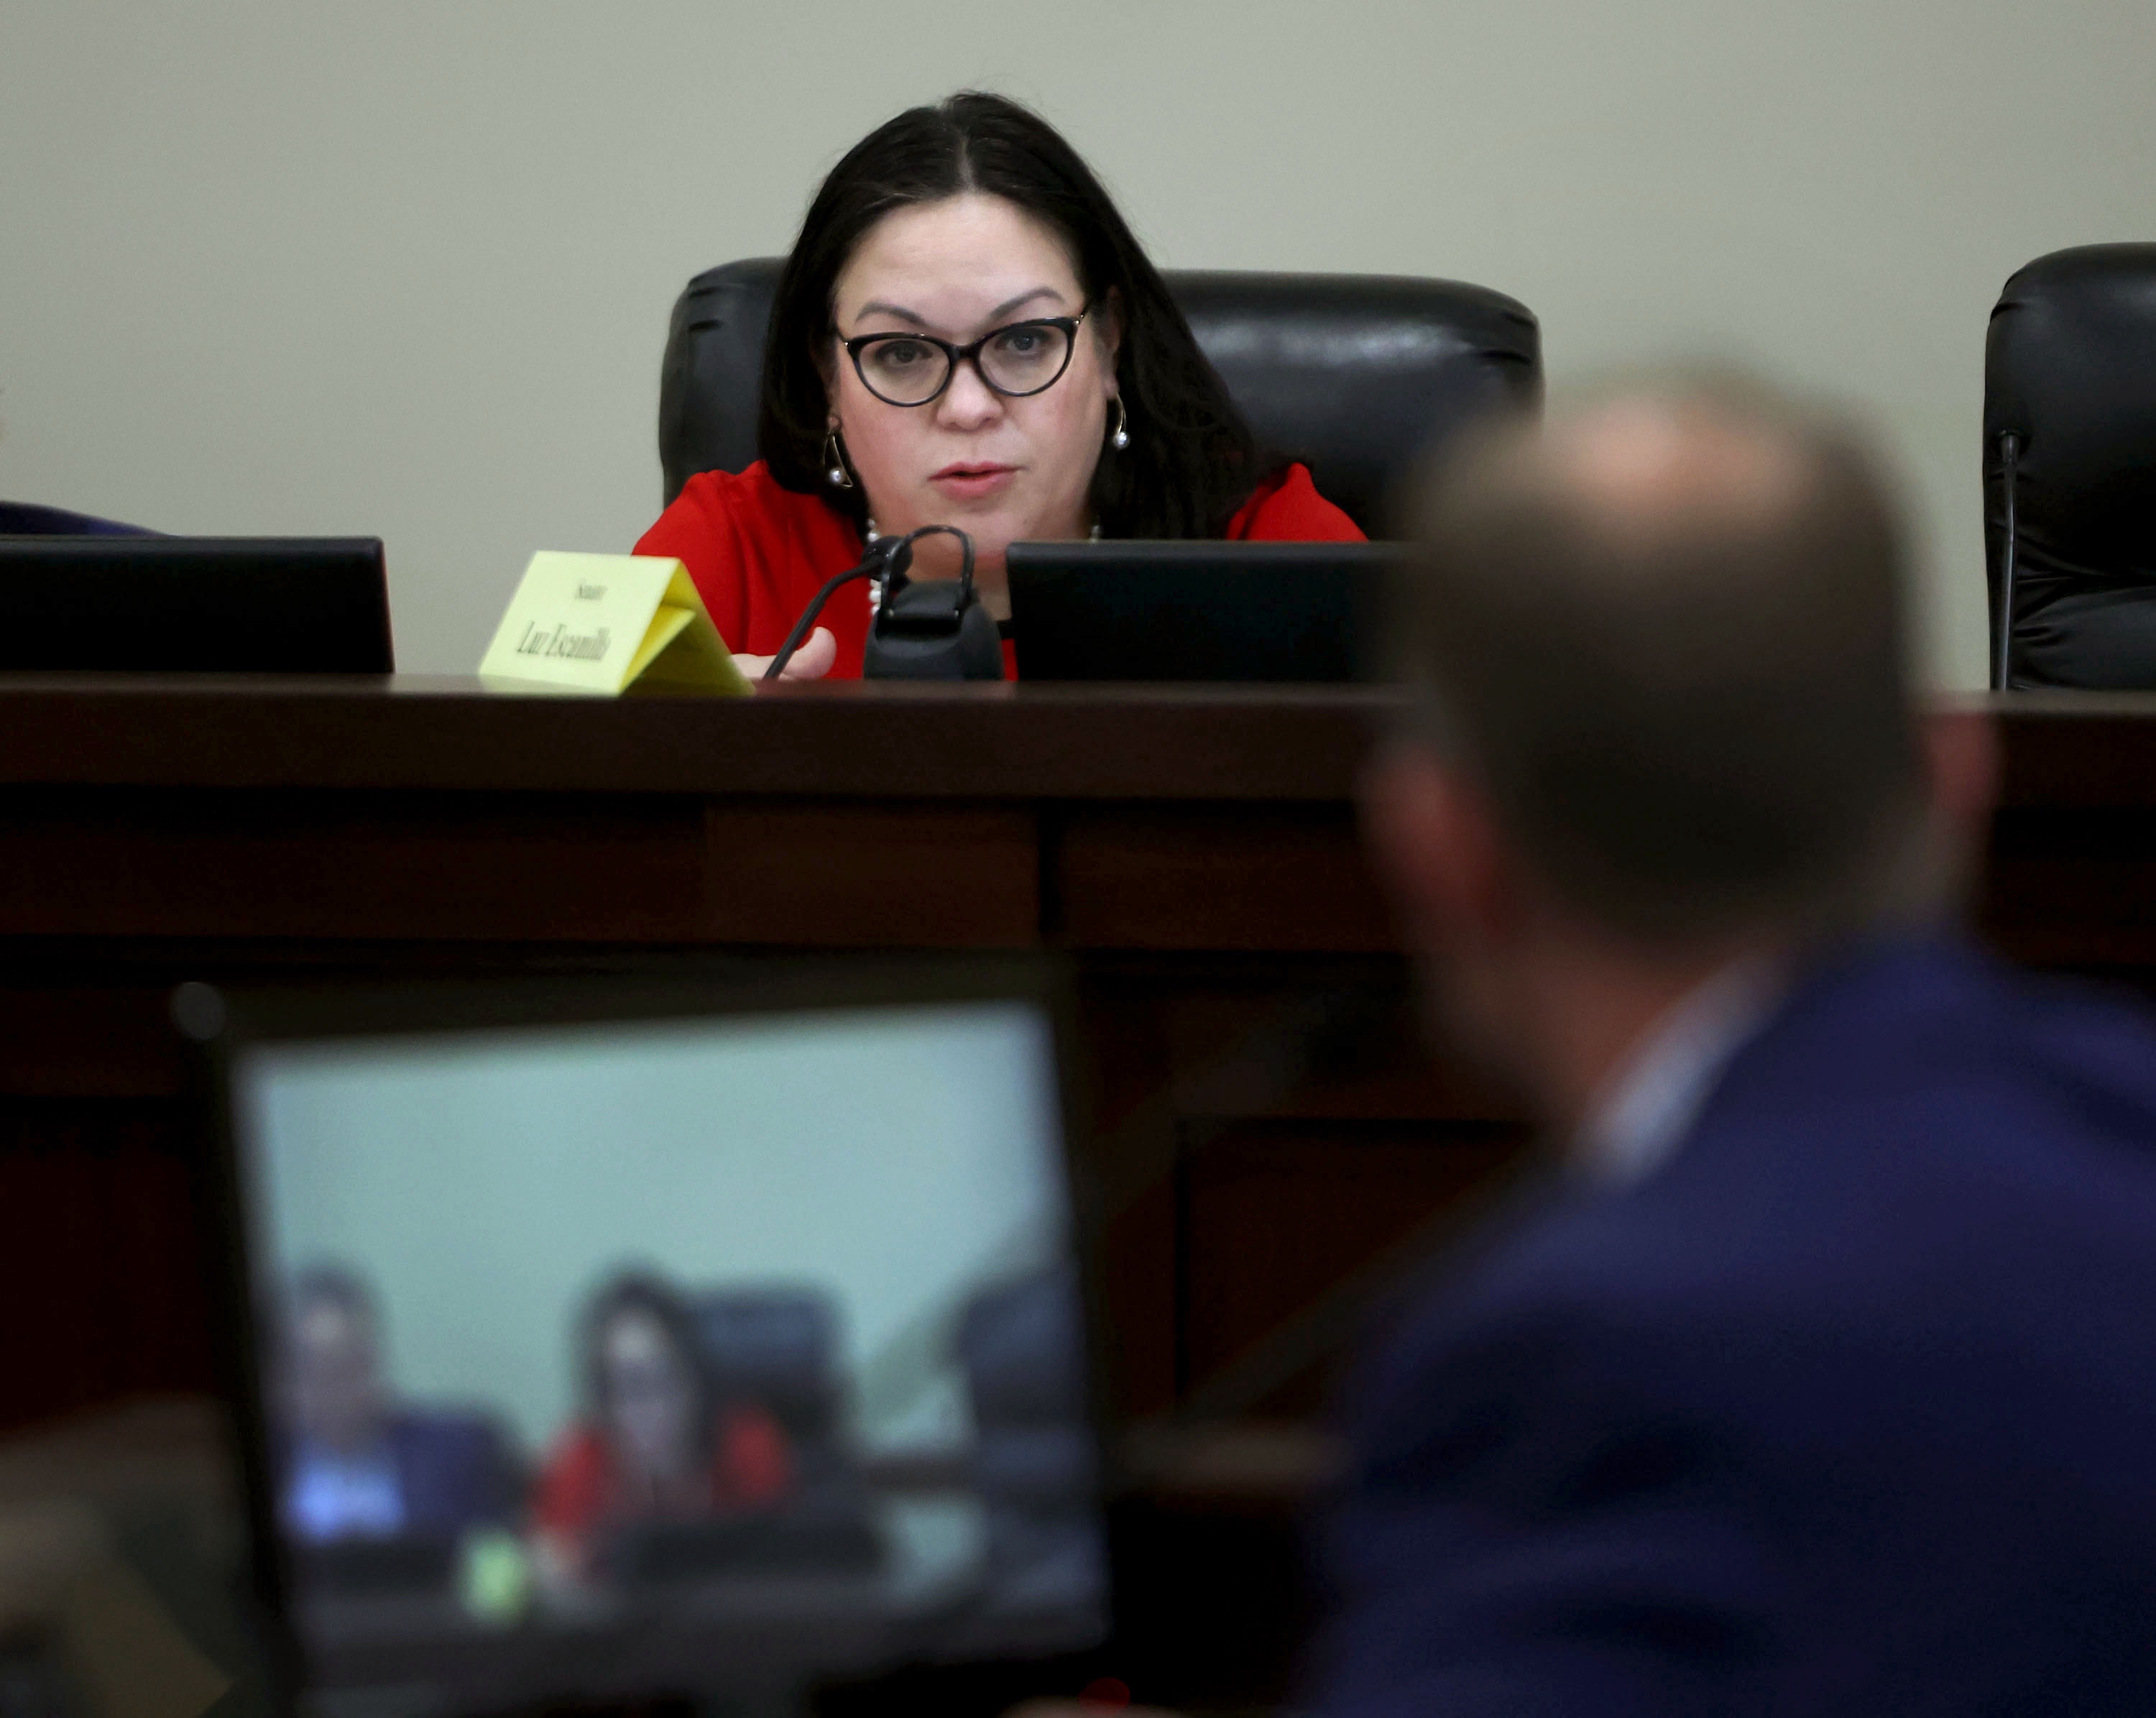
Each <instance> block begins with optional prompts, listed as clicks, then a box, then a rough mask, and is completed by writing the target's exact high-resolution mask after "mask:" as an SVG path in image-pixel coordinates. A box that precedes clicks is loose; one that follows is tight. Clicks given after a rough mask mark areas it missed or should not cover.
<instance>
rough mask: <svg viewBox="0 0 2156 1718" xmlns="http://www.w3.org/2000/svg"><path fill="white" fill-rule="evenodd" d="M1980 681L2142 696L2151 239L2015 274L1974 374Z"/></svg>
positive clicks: (2148, 581) (2155, 249)
mask: <svg viewBox="0 0 2156 1718" xmlns="http://www.w3.org/2000/svg"><path fill="white" fill-rule="evenodd" d="M1984 516H1985V517H1984V526H1985V531H1984V547H1985V558H1986V561H1987V563H1988V565H1989V586H1990V599H1991V643H1992V684H1993V685H1994V687H1995V686H1999V685H2002V684H2010V685H2013V686H2015V687H2107V688H2112V689H2119V690H2124V689H2134V690H2156V244H2090V245H2083V246H2081V247H2079V248H2078V249H2072V250H2059V251H2054V252H2052V253H2051V255H2049V256H2041V257H2039V258H2037V259H2036V260H2035V261H2034V262H2032V263H2030V264H2029V265H2028V266H2027V267H2025V268H2024V269H2022V270H2020V272H2018V273H2017V274H2015V276H2014V277H2013V279H2011V280H2009V281H2008V282H2007V283H2006V288H2005V291H2004V292H2003V293H2001V294H2000V296H1999V304H1998V307H1997V308H1996V309H1994V311H1992V313H1991V329H1990V334H1989V338H1988V340H1987V341H1986V342H1985V347H1984Z"/></svg>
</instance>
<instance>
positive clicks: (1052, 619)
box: [1009, 541, 1396, 682]
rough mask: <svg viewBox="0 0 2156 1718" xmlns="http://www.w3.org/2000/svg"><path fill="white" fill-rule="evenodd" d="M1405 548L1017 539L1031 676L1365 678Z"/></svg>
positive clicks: (1020, 627) (1015, 594)
mask: <svg viewBox="0 0 2156 1718" xmlns="http://www.w3.org/2000/svg"><path fill="white" fill-rule="evenodd" d="M1395 553H1396V551H1394V549H1393V548H1390V547H1389V546H1388V545H1385V544H1381V543H1213V542H1205V541H1184V542H1162V543H1149V542H1135V541H1126V542H1119V543H1013V544H1012V545H1011V547H1010V552H1009V568H1010V589H1011V624H1012V633H1013V636H1014V640H1015V644H1016V649H1017V656H1018V669H1019V677H1020V678H1021V679H1024V680H1142V681H1183V680H1196V681H1244V682H1253V681H1256V682H1268V681H1269V682H1339V681H1351V680H1356V679H1359V678H1363V677H1364V675H1365V670H1366V667H1367V662H1366V657H1367V655H1368V640H1369V639H1370V637H1371V636H1372V634H1373V628H1374V625H1375V615H1376V614H1377V611H1378V604H1379V602H1380V600H1381V599H1382V597H1383V581H1384V579H1385V576H1386V569H1387V568H1388V567H1389V565H1390V564H1391V562H1392V560H1393V558H1394V554H1395Z"/></svg>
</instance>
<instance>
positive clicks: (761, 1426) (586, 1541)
mask: <svg viewBox="0 0 2156 1718" xmlns="http://www.w3.org/2000/svg"><path fill="white" fill-rule="evenodd" d="M582 1349H583V1371H584V1388H585V1393H586V1397H587V1400H588V1403H589V1412H588V1415H587V1417H585V1418H583V1419H582V1420H580V1421H578V1422H576V1423H575V1424H573V1425H572V1426H571V1427H569V1428H568V1429H567V1432H565V1433H563V1434H562V1438H561V1439H560V1440H559V1442H557V1443H556V1445H555V1447H554V1448H553V1450H552V1453H550V1454H549V1455H548V1457H547V1464H546V1468H545V1469H544V1470H543V1471H542V1473H541V1474H540V1476H539V1483H538V1486H537V1489H536V1492H535V1494H534V1496H533V1499H532V1510H531V1513H532V1518H533V1520H532V1525H533V1527H534V1529H535V1530H536V1536H537V1540H538V1546H539V1552H540V1558H541V1566H542V1571H544V1572H545V1573H546V1574H547V1576H549V1577H552V1578H555V1579H557V1580H559V1579H567V1580H570V1581H581V1580H585V1579H588V1578H589V1577H591V1575H592V1574H593V1568H594V1565H595V1563H596V1562H597V1561H598V1560H599V1559H600V1558H601V1556H603V1551H604V1548H605V1542H606V1539H607V1536H608V1535H609V1534H610V1533H611V1532H613V1530H617V1529H619V1528H621V1527H624V1526H628V1525H635V1524H638V1523H641V1522H654V1521H690V1520H702V1519H706V1518H710V1517H713V1516H721V1515H735V1514H739V1513H742V1512H743V1511H748V1510H763V1509H769V1508H772V1507H774V1506H775V1505H778V1504H780V1503H782V1502H783V1501H784V1500H785V1499H786V1497H787V1495H788V1493H789V1492H790V1491H791V1490H792V1489H793V1453H792V1451H791V1450H790V1449H789V1448H788V1443H787V1439H786V1434H785V1433H784V1431H783V1430H782V1429H781V1427H780V1426H779V1424H778V1420H777V1419H776V1418H775V1417H773V1414H772V1412H771V1411H770V1410H769V1409H768V1408H766V1407H762V1405H761V1404H758V1403H755V1402H723V1403H722V1402H716V1401H715V1400H714V1399H713V1392H712V1389H711V1381H710V1376H709V1373H708V1372H707V1371H706V1367H705V1366H704V1363H703V1361H702V1359H701V1356H700V1355H699V1352H698V1348H697V1343H696V1330H695V1326H694V1324H693V1322H692V1321H691V1319H690V1316H689V1314H688V1310H687V1309H686V1308H685V1307H684V1306H683V1305H682V1304H681V1301H680V1297H679V1296H677V1295H676V1294H674V1292H673V1291H672V1290H671V1289H668V1288H667V1287H666V1286H665V1284H664V1283H659V1282H657V1281H655V1280H654V1279H653V1278H649V1277H644V1276H638V1275H629V1276H624V1277H619V1278H615V1279H614V1281H613V1282H612V1283H608V1285H607V1286H606V1287H605V1288H604V1289H601V1290H600V1291H599V1292H598V1294H597V1295H595V1296H594V1297H593V1300H592V1304H591V1306H590V1308H589V1309H588V1311H587V1312H586V1313H585V1314H584V1321H583V1331H582Z"/></svg>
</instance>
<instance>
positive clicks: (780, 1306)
mask: <svg viewBox="0 0 2156 1718" xmlns="http://www.w3.org/2000/svg"><path fill="white" fill-rule="evenodd" d="M690 1312H691V1314H692V1315H693V1316H694V1317H695V1319H696V1335H697V1336H698V1339H699V1340H701V1343H702V1345H703V1350H704V1360H705V1363H706V1365H707V1366H709V1367H710V1368H711V1376H712V1380H713V1381H714V1383H715V1384H716V1386H717V1387H718V1390H719V1392H720V1394H721V1397H725V1396H728V1395H734V1394H739V1395H743V1396H747V1397H752V1398H753V1399H755V1400H757V1401H759V1402H762V1403H763V1404H764V1405H765V1406H766V1407H769V1408H770V1409H771V1410H772V1411H773V1412H774V1413H776V1414H778V1417H780V1418H781V1419H782V1420H783V1421H786V1422H788V1423H789V1424H791V1423H792V1422H794V1421H795V1420H797V1419H808V1418H817V1417H827V1416H828V1414H829V1409H830V1404H831V1402H832V1399H833V1397H834V1391H835V1386H834V1380H833V1365H834V1361H835V1359H836V1357H837V1352H838V1335H839V1331H838V1314H837V1312H836V1310H835V1309H834V1308H833V1306H832V1304H831V1302H830V1299H829V1297H828V1296H826V1295H824V1294H822V1293H821V1292H819V1290H816V1289H790V1288H773V1289H719V1290H716V1291H713V1292H711V1293H708V1294H701V1295H698V1296H696V1298H695V1299H693V1300H691V1302H690Z"/></svg>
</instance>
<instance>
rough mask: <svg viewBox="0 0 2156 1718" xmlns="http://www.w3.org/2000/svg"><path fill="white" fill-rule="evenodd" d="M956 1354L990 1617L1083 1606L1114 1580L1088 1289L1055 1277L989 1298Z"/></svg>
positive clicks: (1002, 1287) (971, 1317)
mask: <svg viewBox="0 0 2156 1718" xmlns="http://www.w3.org/2000/svg"><path fill="white" fill-rule="evenodd" d="M954 1346H955V1348H956V1350H957V1358H958V1361H959V1362H960V1364H961V1365H962V1366H963V1367H964V1368H965V1372H966V1383H967V1390H968V1396H969V1397H970V1398H971V1400H972V1403H973V1439H974V1442H973V1483H974V1485H975V1487H976V1488H977V1489H978V1492H979V1494H980V1498H981V1501H982V1503H983V1505H985V1506H986V1510H987V1516H988V1574H989V1582H988V1585H989V1597H988V1600H987V1602H988V1605H989V1606H990V1607H991V1608H993V1609H996V1610H998V1611H1004V1610H1017V1611H1024V1610H1029V1609H1039V1610H1046V1611H1055V1610H1059V1609H1063V1608H1067V1607H1070V1606H1071V1605H1074V1604H1080V1603H1083V1602H1085V1600H1086V1595H1087V1594H1088V1593H1090V1592H1097V1591H1098V1590H1099V1589H1100V1586H1101V1581H1102V1579H1103V1575H1104V1571H1103V1566H1102V1564H1101V1556H1102V1546H1101V1541H1100V1530H1099V1525H1098V1522H1097V1520H1096V1516H1095V1514H1094V1508H1095V1488H1096V1485H1097V1484H1098V1474H1096V1470H1095V1465H1094V1450H1093V1433H1092V1428H1091V1424H1090V1422H1088V1420H1087V1417H1086V1373H1085V1351H1086V1348H1085V1324H1084V1319H1083V1314H1081V1310H1080V1307H1079V1298H1078V1284H1077V1282H1076V1280H1075V1278H1073V1277H1072V1276H1071V1275H1070V1273H1067V1272H1062V1271H1049V1272H1045V1273H1041V1274H1039V1275H1037V1276H1032V1277H1025V1278H1019V1280H1017V1281H1015V1282H1012V1283H1002V1284H999V1285H998V1286H997V1287H995V1288H993V1289H983V1291H982V1292H981V1293H979V1294H976V1295H975V1296H974V1297H973V1299H972V1301H971V1302H970V1303H968V1305H967V1307H966V1309H965V1311H964V1313H963V1314H962V1315H961V1317H960V1319H959V1322H958V1329H957V1335H956V1340H955V1343H954Z"/></svg>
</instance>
